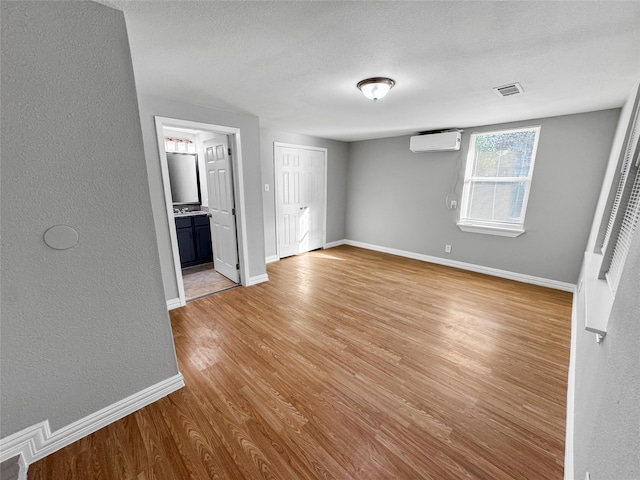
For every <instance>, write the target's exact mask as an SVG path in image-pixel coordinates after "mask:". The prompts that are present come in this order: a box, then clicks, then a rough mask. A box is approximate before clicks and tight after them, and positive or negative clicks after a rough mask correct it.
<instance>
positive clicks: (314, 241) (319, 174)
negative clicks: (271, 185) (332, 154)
mask: <svg viewBox="0 0 640 480" xmlns="http://www.w3.org/2000/svg"><path fill="white" fill-rule="evenodd" d="M275 163H276V165H275V167H276V168H275V171H276V201H277V211H278V214H277V217H278V218H277V228H278V246H279V255H280V258H283V257H288V256H290V255H296V254H298V253H304V252H308V251H310V250H315V249H317V248H322V246H323V239H324V221H325V198H324V197H325V192H324V190H325V188H324V181H325V180H324V179H325V164H326V150H325V149H312V148H311V147H309V148H305V147H297V146H288V145H278V144H276V146H275Z"/></svg>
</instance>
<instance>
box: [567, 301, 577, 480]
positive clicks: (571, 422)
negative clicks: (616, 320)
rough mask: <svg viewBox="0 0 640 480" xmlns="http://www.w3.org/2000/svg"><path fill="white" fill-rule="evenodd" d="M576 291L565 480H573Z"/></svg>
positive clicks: (572, 331)
mask: <svg viewBox="0 0 640 480" xmlns="http://www.w3.org/2000/svg"><path fill="white" fill-rule="evenodd" d="M577 304H578V301H577V299H576V293H574V294H573V306H572V307H571V347H570V350H569V374H568V376H567V377H568V378H567V423H566V428H565V439H564V480H573V430H574V421H575V419H574V415H575V392H576V349H577V348H578V338H577V335H578V311H577V308H576V305H577Z"/></svg>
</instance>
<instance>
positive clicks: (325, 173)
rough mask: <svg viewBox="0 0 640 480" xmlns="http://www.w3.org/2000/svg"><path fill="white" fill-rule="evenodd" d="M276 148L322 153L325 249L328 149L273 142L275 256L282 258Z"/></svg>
mask: <svg viewBox="0 0 640 480" xmlns="http://www.w3.org/2000/svg"><path fill="white" fill-rule="evenodd" d="M278 147H285V148H300V149H303V150H315V151H318V152H323V153H324V205H323V212H322V248H326V246H327V170H328V165H327V163H328V153H327V152H328V150H329V149H328V148H326V147H313V146H311V145H297V144H295V143H284V142H273V175H274V182H273V190H274V196H275V203H276V218H275V220H276V256H277V257H278V259H280V258H282V257H281V256H280V238H279V233H278V219H279V218H280V206H279V202H278V198H279V197H278V181H277V175H278V172H277V168H278V162H277V161H276V149H277V148H278Z"/></svg>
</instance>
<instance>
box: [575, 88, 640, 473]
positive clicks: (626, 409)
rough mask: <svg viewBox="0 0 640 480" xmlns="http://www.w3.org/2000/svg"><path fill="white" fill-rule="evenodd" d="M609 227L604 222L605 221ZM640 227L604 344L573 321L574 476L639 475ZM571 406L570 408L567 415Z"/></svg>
mask: <svg viewBox="0 0 640 480" xmlns="http://www.w3.org/2000/svg"><path fill="white" fill-rule="evenodd" d="M638 88H640V87H639V84H636V85H635V87H634V88H633V90H632V93H631V95H630V97H629V99H628V101H627V103H626V104H625V106H624V108H623V110H622V113H621V114H620V123H619V127H618V131H617V132H616V136H615V139H614V142H613V146H612V148H611V157H610V160H609V167H608V168H607V175H606V177H605V180H604V182H603V188H602V192H601V194H600V200H599V202H598V207H597V209H596V213H595V215H594V219H593V226H592V230H591V235H590V238H589V242H588V245H587V249H588V251H590V252H593V251H596V247H597V245H598V237H599V234H598V232H599V231H600V227H601V225H602V222H601V219H602V218H603V217H604V219H605V221H606V220H608V217H609V215H608V212H609V210H610V208H611V207H610V205H609V206H607V203H609V202H608V200H609V197H610V195H609V192H610V187H611V186H612V187H613V192H615V190H616V188H617V182H618V178H616V177H617V176H618V175H616V172H617V170H618V169H619V165H618V161H619V159H620V154H621V152H623V151H624V150H623V148H624V147H625V144H624V140H625V134H626V132H627V129H628V125H629V123H630V121H632V114H633V113H634V112H633V106H634V101H635V99H636V95H640V93H638ZM605 225H606V223H605ZM638 272H640V229H637V230H636V232H635V234H634V237H633V238H632V241H631V246H630V251H629V255H628V257H627V261H626V263H625V267H624V270H623V272H622V277H621V279H620V285H619V287H618V290H617V292H616V297H615V300H614V303H613V309H612V312H611V316H610V318H609V323H608V325H607V336H606V338H605V339H604V341H603V342H602V343H601V344H598V343H596V341H595V335H594V334H593V333H589V332H587V331H585V330H584V325H583V324H582V322H583V319H582V318H579V319H574V321H577V322H578V323H577V324H576V325H574V330H575V331H574V335H575V337H574V338H573V342H574V343H575V350H574V352H573V354H574V373H575V376H574V379H575V389H574V392H573V393H574V402H573V414H574V416H573V419H571V418H569V419H568V422H570V423H572V424H573V426H574V427H573V439H569V440H570V441H571V440H572V443H573V466H574V468H573V471H574V478H575V479H578V480H581V479H583V478H585V472H587V471H588V472H590V474H591V478H592V479H593V480H597V479H609V478H611V479H621V480H626V479H634V480H635V479H638V478H640V400H639V399H640V294H638V292H640V274H639V273H638ZM570 412H571V410H569V413H570Z"/></svg>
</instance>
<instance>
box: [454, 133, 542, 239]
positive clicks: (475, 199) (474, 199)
mask: <svg viewBox="0 0 640 480" xmlns="http://www.w3.org/2000/svg"><path fill="white" fill-rule="evenodd" d="M539 133H540V126H535V127H526V128H515V129H511V130H501V131H497V132H483V133H474V134H472V135H471V139H470V141H469V154H468V157H467V168H466V172H465V176H464V188H463V190H462V210H461V213H460V221H459V222H458V226H459V227H460V229H462V230H464V231H468V232H476V233H489V234H493V235H504V236H509V237H516V236H518V235H521V234H522V233H524V216H525V212H526V209H527V199H528V198H529V188H530V186H531V177H532V175H533V164H534V160H535V156H536V149H537V146H538V136H539Z"/></svg>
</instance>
